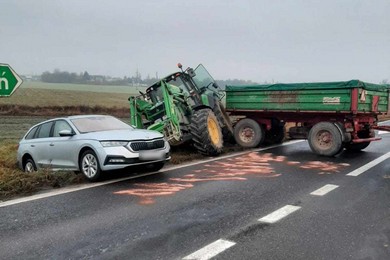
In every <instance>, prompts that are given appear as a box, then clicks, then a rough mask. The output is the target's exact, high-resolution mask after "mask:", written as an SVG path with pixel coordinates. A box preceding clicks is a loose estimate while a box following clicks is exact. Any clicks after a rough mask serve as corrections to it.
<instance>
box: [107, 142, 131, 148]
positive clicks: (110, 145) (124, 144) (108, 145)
mask: <svg viewBox="0 0 390 260" xmlns="http://www.w3.org/2000/svg"><path fill="white" fill-rule="evenodd" d="M100 143H101V144H102V146H103V147H113V146H126V145H127V144H128V143H129V142H125V141H101V142H100Z"/></svg>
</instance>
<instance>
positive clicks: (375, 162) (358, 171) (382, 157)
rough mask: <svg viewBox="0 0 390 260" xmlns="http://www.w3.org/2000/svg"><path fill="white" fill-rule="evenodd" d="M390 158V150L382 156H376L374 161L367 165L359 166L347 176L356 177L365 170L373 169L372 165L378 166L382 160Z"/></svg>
mask: <svg viewBox="0 0 390 260" xmlns="http://www.w3.org/2000/svg"><path fill="white" fill-rule="evenodd" d="M388 158H390V152H388V153H386V154H384V155H382V156H381V157H379V158H376V159H375V160H373V161H372V162H370V163H367V164H366V165H363V166H362V167H360V168H357V169H356V170H354V171H352V172H350V173H348V174H347V176H354V177H356V176H359V175H360V174H362V173H363V172H365V171H367V170H369V169H371V168H372V167H374V166H376V165H377V164H380V163H381V162H383V161H385V160H386V159H388Z"/></svg>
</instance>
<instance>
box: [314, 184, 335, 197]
mask: <svg viewBox="0 0 390 260" xmlns="http://www.w3.org/2000/svg"><path fill="white" fill-rule="evenodd" d="M338 187H339V186H338V185H333V184H326V185H325V186H323V187H321V188H319V189H318V190H315V191H313V192H312V193H310V195H315V196H324V195H326V194H328V193H329V192H331V191H332V190H334V189H336V188H338Z"/></svg>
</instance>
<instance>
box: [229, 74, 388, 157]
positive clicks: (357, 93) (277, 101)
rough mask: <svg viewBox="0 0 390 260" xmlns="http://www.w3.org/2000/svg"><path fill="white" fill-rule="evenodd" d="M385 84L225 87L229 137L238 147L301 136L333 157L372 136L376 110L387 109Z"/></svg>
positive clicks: (364, 144)
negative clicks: (231, 129)
mask: <svg viewBox="0 0 390 260" xmlns="http://www.w3.org/2000/svg"><path fill="white" fill-rule="evenodd" d="M389 98H390V96H389V86H386V85H378V84H371V83H366V82H362V81H359V80H351V81H343V82H321V83H295V84H271V85H246V86H226V110H227V112H229V113H230V115H231V116H233V117H235V118H238V121H237V122H236V123H235V125H234V138H235V140H236V142H237V143H238V144H240V145H241V146H243V147H248V148H253V147H257V146H259V145H261V144H263V143H264V142H266V143H269V144H271V143H280V142H282V140H283V138H284V136H285V124H286V123H289V124H288V125H290V126H291V127H290V128H289V131H288V135H289V137H290V138H291V139H307V140H308V142H309V145H310V148H311V150H312V151H313V152H315V153H317V154H319V155H324V156H334V155H336V154H338V153H340V152H341V151H342V150H343V149H344V148H345V149H347V150H353V151H357V150H362V149H364V148H366V147H367V146H368V145H369V144H370V143H371V142H372V141H378V140H381V138H380V137H376V136H375V131H374V130H375V129H379V128H380V129H382V130H386V131H389V130H390V129H389V127H380V126H378V115H386V114H389V113H390V100H389Z"/></svg>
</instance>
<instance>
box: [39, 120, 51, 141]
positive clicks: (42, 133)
mask: <svg viewBox="0 0 390 260" xmlns="http://www.w3.org/2000/svg"><path fill="white" fill-rule="evenodd" d="M52 125H53V122H48V123H45V124H42V125H41V127H40V128H39V132H38V136H37V138H46V137H50V130H51V127H52Z"/></svg>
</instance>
